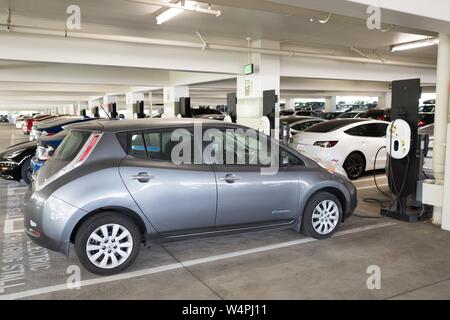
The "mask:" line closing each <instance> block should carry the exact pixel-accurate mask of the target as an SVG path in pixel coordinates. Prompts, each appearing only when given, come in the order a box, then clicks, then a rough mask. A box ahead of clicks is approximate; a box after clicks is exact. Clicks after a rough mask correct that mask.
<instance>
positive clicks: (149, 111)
mask: <svg viewBox="0 0 450 320" xmlns="http://www.w3.org/2000/svg"><path fill="white" fill-rule="evenodd" d="M146 97H147V103H148V107H147V114H148V116H149V117H151V116H152V112H153V93H152V92H151V91H150V92H148V93H147V95H146Z"/></svg>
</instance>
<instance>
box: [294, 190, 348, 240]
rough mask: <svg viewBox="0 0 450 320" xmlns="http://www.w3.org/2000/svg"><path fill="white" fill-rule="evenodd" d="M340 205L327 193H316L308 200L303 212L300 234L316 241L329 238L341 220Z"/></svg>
mask: <svg viewBox="0 0 450 320" xmlns="http://www.w3.org/2000/svg"><path fill="white" fill-rule="evenodd" d="M342 212H343V211H342V205H341V203H340V201H339V199H338V198H337V197H336V196H335V195H334V194H332V193H329V192H325V191H323V192H318V193H316V194H314V195H313V196H312V197H311V199H309V201H308V203H307V204H306V207H305V210H304V211H303V219H302V233H303V234H304V235H306V236H308V237H313V238H316V239H326V238H329V237H331V236H332V235H333V234H334V233H335V232H336V230H337V229H338V227H339V225H340V223H341V220H342Z"/></svg>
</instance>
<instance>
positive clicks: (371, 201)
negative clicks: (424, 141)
mask: <svg viewBox="0 0 450 320" xmlns="http://www.w3.org/2000/svg"><path fill="white" fill-rule="evenodd" d="M385 148H386V146H383V147H381V148H380V149H378V151H377V153H376V154H375V159H374V161H373V181H374V183H375V186H376V187H377V189H378V191H379V192H380V193H382V194H383V195H384V196H386V197H387V198H389V200H382V199H377V198H363V201H364V202H367V203H375V202H376V203H379V204H380V206H382V205H383V203H385V202H391V203H392V201H393V199H392V197H391V196H390V195H388V194H387V193H385V192H384V191H383V190H381V188H380V186H379V185H378V182H377V174H376V171H375V169H376V163H377V159H378V155H379V154H380V151H381V150H383V149H385ZM353 215H354V216H356V217H359V218H364V219H381V218H383V217H382V216H366V215H361V214H353Z"/></svg>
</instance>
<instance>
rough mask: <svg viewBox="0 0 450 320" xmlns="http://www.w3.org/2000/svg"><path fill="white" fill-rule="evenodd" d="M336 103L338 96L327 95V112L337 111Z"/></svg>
mask: <svg viewBox="0 0 450 320" xmlns="http://www.w3.org/2000/svg"><path fill="white" fill-rule="evenodd" d="M336 104H337V98H336V96H333V97H326V98H325V112H336Z"/></svg>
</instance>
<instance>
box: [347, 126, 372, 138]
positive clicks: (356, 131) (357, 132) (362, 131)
mask: <svg viewBox="0 0 450 320" xmlns="http://www.w3.org/2000/svg"><path fill="white" fill-rule="evenodd" d="M345 133H346V134H349V135H351V136H358V137H365V136H367V125H362V126H356V127H353V128H350V129H348V130H346V131H345Z"/></svg>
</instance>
